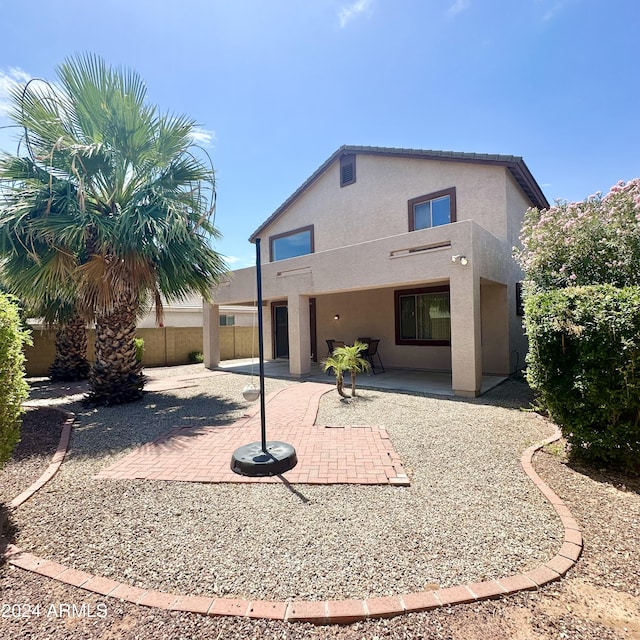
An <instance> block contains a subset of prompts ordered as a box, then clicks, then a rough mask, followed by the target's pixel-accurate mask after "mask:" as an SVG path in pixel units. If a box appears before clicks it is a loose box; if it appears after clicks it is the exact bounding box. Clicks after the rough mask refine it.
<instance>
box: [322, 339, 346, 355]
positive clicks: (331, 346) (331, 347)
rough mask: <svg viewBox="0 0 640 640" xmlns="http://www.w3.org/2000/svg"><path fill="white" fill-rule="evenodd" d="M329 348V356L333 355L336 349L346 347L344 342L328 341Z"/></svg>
mask: <svg viewBox="0 0 640 640" xmlns="http://www.w3.org/2000/svg"><path fill="white" fill-rule="evenodd" d="M326 342H327V348H328V349H329V353H328V355H330V356H331V355H333V352H334V350H335V349H336V347H344V342H342V341H341V340H331V339H330V340H327V341H326Z"/></svg>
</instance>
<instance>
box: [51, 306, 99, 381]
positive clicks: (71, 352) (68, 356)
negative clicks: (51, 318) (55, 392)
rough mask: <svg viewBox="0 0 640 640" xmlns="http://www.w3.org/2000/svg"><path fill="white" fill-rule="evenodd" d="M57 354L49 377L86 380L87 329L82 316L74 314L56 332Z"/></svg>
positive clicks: (87, 368) (52, 378)
mask: <svg viewBox="0 0 640 640" xmlns="http://www.w3.org/2000/svg"><path fill="white" fill-rule="evenodd" d="M55 344H56V355H55V358H54V360H53V364H52V365H51V367H50V368H49V377H50V378H51V380H53V381H54V382H56V381H63V380H64V381H67V380H68V381H74V380H85V379H86V378H88V377H89V369H90V365H89V362H88V361H87V358H86V354H87V329H86V327H85V322H84V320H83V319H82V318H81V317H80V316H77V315H76V316H74V317H73V318H72V319H71V320H69V321H68V322H67V323H66V324H63V325H61V326H60V327H59V328H58V331H57V332H56V342H55Z"/></svg>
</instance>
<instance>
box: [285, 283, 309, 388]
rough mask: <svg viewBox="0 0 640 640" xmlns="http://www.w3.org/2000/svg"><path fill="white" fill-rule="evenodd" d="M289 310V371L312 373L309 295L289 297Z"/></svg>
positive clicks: (300, 373) (298, 373)
mask: <svg viewBox="0 0 640 640" xmlns="http://www.w3.org/2000/svg"><path fill="white" fill-rule="evenodd" d="M287 307H288V312H289V373H290V374H291V375H294V376H303V375H306V374H308V373H311V335H310V329H309V321H310V318H309V296H301V295H298V294H294V295H290V296H288V298H287Z"/></svg>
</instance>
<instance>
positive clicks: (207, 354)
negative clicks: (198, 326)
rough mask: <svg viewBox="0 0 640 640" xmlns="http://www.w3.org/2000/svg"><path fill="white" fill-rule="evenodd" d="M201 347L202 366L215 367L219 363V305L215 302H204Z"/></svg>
mask: <svg viewBox="0 0 640 640" xmlns="http://www.w3.org/2000/svg"><path fill="white" fill-rule="evenodd" d="M202 348H203V351H204V366H205V367H206V368H207V369H215V368H216V367H217V366H218V365H219V364H220V307H219V305H217V304H208V303H207V302H205V303H204V317H203V325H202Z"/></svg>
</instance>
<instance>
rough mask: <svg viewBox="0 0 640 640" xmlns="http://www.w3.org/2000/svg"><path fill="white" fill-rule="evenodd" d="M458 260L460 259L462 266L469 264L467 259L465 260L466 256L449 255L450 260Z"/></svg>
mask: <svg viewBox="0 0 640 640" xmlns="http://www.w3.org/2000/svg"><path fill="white" fill-rule="evenodd" d="M458 261H460V264H461V265H462V266H463V267H465V266H466V265H468V264H469V260H467V256H461V255H455V256H451V262H458Z"/></svg>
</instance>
